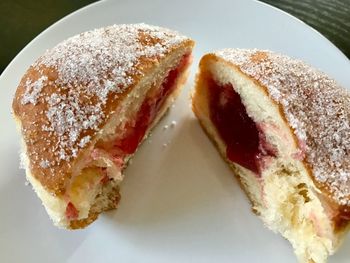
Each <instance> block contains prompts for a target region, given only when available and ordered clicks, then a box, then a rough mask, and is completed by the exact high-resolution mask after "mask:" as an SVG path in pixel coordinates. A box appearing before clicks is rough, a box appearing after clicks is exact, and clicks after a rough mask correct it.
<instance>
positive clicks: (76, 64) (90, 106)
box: [13, 24, 193, 194]
mask: <svg viewBox="0 0 350 263" xmlns="http://www.w3.org/2000/svg"><path fill="white" fill-rule="evenodd" d="M192 45H193V41H192V40H190V39H189V38H187V37H185V36H183V35H180V34H179V33H178V32H175V31H171V30H168V29H165V28H161V27H157V26H149V25H146V24H130V25H113V26H109V27H105V28H100V29H96V30H92V31H89V32H85V33H82V34H79V35H77V36H74V37H71V38H69V39H67V40H66V41H63V42H61V43H60V44H58V45H57V46H56V47H54V48H53V49H50V50H48V51H46V53H45V54H44V55H43V56H41V57H40V58H39V59H38V60H37V61H36V62H35V63H34V64H33V65H32V66H31V67H30V68H29V69H28V71H27V72H26V74H25V76H24V77H23V78H22V80H21V83H20V85H19V87H18V89H17V91H16V95H15V98H14V101H13V111H14V113H15V116H16V118H17V119H18V120H19V121H20V122H21V125H22V135H23V138H24V141H25V144H26V148H27V156H28V159H29V160H30V169H31V173H32V174H33V175H35V177H36V178H37V179H39V180H40V182H41V183H42V184H43V185H44V186H45V187H46V188H47V189H48V190H50V191H51V192H53V193H55V194H61V193H63V192H64V191H65V187H66V182H67V181H68V180H69V178H70V176H71V170H72V169H73V168H72V167H73V166H72V164H74V161H75V158H77V157H78V156H79V154H80V152H81V151H82V150H83V149H84V148H86V147H88V146H89V145H90V142H91V140H92V138H94V136H95V135H96V134H97V133H98V132H99V131H100V129H101V128H102V127H103V126H104V125H105V124H106V122H107V121H108V119H109V116H110V115H111V114H114V113H115V110H116V107H117V105H118V104H119V101H120V100H121V99H122V98H123V97H124V96H126V95H127V94H128V92H129V91H130V90H131V89H132V87H133V86H134V85H136V84H137V83H138V82H139V81H140V80H141V79H142V78H143V77H144V76H145V75H146V74H148V73H149V72H150V71H151V70H153V69H154V67H157V66H158V65H159V63H160V61H161V60H162V59H163V58H165V56H167V55H168V54H169V53H170V52H173V51H176V50H178V49H179V50H180V49H181V50H183V51H181V52H179V54H182V52H185V51H186V52H189V51H190V50H191V48H192ZM176 52H177V51H176Z"/></svg>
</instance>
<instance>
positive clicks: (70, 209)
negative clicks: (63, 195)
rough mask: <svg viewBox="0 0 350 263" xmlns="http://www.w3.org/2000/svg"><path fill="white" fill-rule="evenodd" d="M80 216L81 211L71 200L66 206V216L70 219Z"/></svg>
mask: <svg viewBox="0 0 350 263" xmlns="http://www.w3.org/2000/svg"><path fill="white" fill-rule="evenodd" d="M78 216H79V211H78V210H77V209H76V208H75V206H74V205H73V204H72V202H69V203H68V204H67V207H66V217H67V219H68V220H75V219H77V218H78Z"/></svg>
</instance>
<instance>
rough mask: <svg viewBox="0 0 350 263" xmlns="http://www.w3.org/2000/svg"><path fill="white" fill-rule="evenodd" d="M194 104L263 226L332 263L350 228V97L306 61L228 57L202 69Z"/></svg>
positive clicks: (206, 60)
mask: <svg viewBox="0 0 350 263" xmlns="http://www.w3.org/2000/svg"><path fill="white" fill-rule="evenodd" d="M192 103H193V104H192V105H193V111H194V113H195V115H196V116H197V118H198V119H199V121H200V123H201V125H202V127H203V129H204V130H205V131H206V133H207V134H208V136H209V137H210V138H211V139H212V141H213V142H214V143H215V144H216V146H217V148H218V150H219V152H220V153H221V154H222V156H223V158H224V159H225V160H226V161H227V162H228V164H229V165H230V166H231V167H232V169H233V171H234V174H235V175H236V176H237V177H238V178H239V181H240V182H241V185H242V188H243V189H244V190H245V192H246V193H247V195H248V197H249V199H250V200H251V203H252V206H253V210H254V211H255V212H256V213H257V214H258V215H259V217H260V218H261V219H262V220H263V222H264V223H265V225H266V226H267V227H268V228H270V229H272V230H273V231H275V232H279V233H281V234H282V235H283V236H284V237H285V238H286V239H288V240H289V241H290V243H291V244H292V246H293V248H294V251H295V253H296V255H297V257H298V259H299V261H300V262H316V263H321V262H326V260H327V257H328V255H331V254H333V253H334V252H335V250H336V249H337V248H338V247H339V245H340V243H341V241H342V240H343V237H344V234H345V233H346V232H347V230H348V226H349V219H350V213H349V211H350V210H349V209H350V122H349V120H350V95H349V92H348V91H347V90H345V89H344V88H342V87H340V86H339V85H338V84H337V83H336V82H335V81H334V80H332V79H331V78H329V77H327V76H326V75H325V74H324V73H321V72H320V71H318V70H316V69H314V68H312V67H310V66H308V65H306V64H305V63H303V62H302V61H299V60H295V59H291V58H289V57H287V56H284V55H279V54H275V53H273V52H270V51H260V50H245V49H224V50H220V51H217V52H214V53H211V54H206V55H205V56H204V57H203V58H202V59H201V61H200V65H199V73H198V74H197V79H196V84H195V90H194V93H193V97H192ZM242 224H243V223H242Z"/></svg>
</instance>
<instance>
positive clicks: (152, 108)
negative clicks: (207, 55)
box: [113, 54, 190, 154]
mask: <svg viewBox="0 0 350 263" xmlns="http://www.w3.org/2000/svg"><path fill="white" fill-rule="evenodd" d="M189 60H190V54H187V55H184V56H183V57H182V59H181V61H180V62H179V64H178V66H177V67H176V68H175V69H173V70H170V71H169V73H168V75H167V77H166V78H165V79H164V81H163V83H162V84H161V86H160V87H159V88H158V89H157V91H156V92H155V93H152V95H150V96H148V97H147V98H146V99H145V100H144V102H143V103H142V105H141V108H140V110H139V111H138V113H137V114H136V118H135V120H133V121H132V122H129V123H127V124H126V126H125V129H126V132H125V136H124V138H121V139H118V140H117V141H115V142H114V145H113V148H114V150H116V149H118V150H119V152H120V151H121V154H132V153H134V152H135V151H136V149H137V147H138V145H139V143H140V142H141V140H142V138H143V137H144V135H145V133H146V131H147V129H148V127H149V126H150V124H151V123H152V121H153V120H154V118H155V117H156V114H157V112H158V111H159V109H160V108H161V107H162V106H163V104H164V102H165V99H166V98H167V96H168V95H169V94H170V93H171V92H172V91H173V90H174V89H175V83H176V80H177V78H178V76H179V75H180V73H181V72H182V71H183V70H184V69H185V67H186V66H187V64H188V63H189Z"/></svg>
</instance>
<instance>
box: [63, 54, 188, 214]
mask: <svg viewBox="0 0 350 263" xmlns="http://www.w3.org/2000/svg"><path fill="white" fill-rule="evenodd" d="M190 59H191V55H190V54H186V55H184V56H183V57H182V59H181V60H180V62H179V64H178V66H177V67H176V68H174V69H172V70H170V71H169V73H168V75H167V76H166V78H165V79H164V81H163V83H162V84H161V86H160V87H159V88H158V89H156V90H155V91H154V90H151V92H150V93H151V95H148V96H147V97H146V99H145V100H144V101H143V103H142V105H141V107H140V110H139V111H138V112H137V114H136V117H135V119H133V120H132V121H130V122H129V123H127V124H126V125H125V133H124V137H122V138H118V139H117V140H115V141H113V142H103V143H101V144H100V147H101V148H102V150H99V149H98V148H96V149H95V150H94V151H93V154H92V155H95V157H96V158H97V157H98V156H99V154H100V151H102V153H103V152H106V151H107V152H108V153H109V154H110V155H112V157H113V161H114V163H115V164H116V165H117V166H122V165H123V160H122V158H123V157H124V156H125V155H127V154H132V153H134V152H135V151H136V149H137V147H138V145H139V144H140V142H141V140H142V138H143V137H144V135H145V133H146V131H147V129H148V127H149V126H150V124H151V123H152V122H153V120H154V119H155V117H156V114H157V112H158V111H159V110H160V108H161V107H162V106H163V104H164V102H165V100H166V98H167V96H168V95H170V94H171V92H172V91H174V89H175V87H176V85H175V84H176V81H177V79H178V77H179V75H180V74H181V72H182V71H183V70H184V69H185V68H186V66H187V65H188V64H189V62H190ZM93 158H94V156H93ZM101 176H102V177H101V180H100V183H101V184H103V185H104V184H106V183H108V181H109V177H108V176H107V174H106V171H105V169H103V168H102V170H101ZM118 198H119V197H118ZM78 216H79V211H78V210H77V209H76V207H75V206H74V205H73V204H72V203H71V202H69V203H68V204H67V207H66V217H67V219H68V220H75V219H77V218H78Z"/></svg>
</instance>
